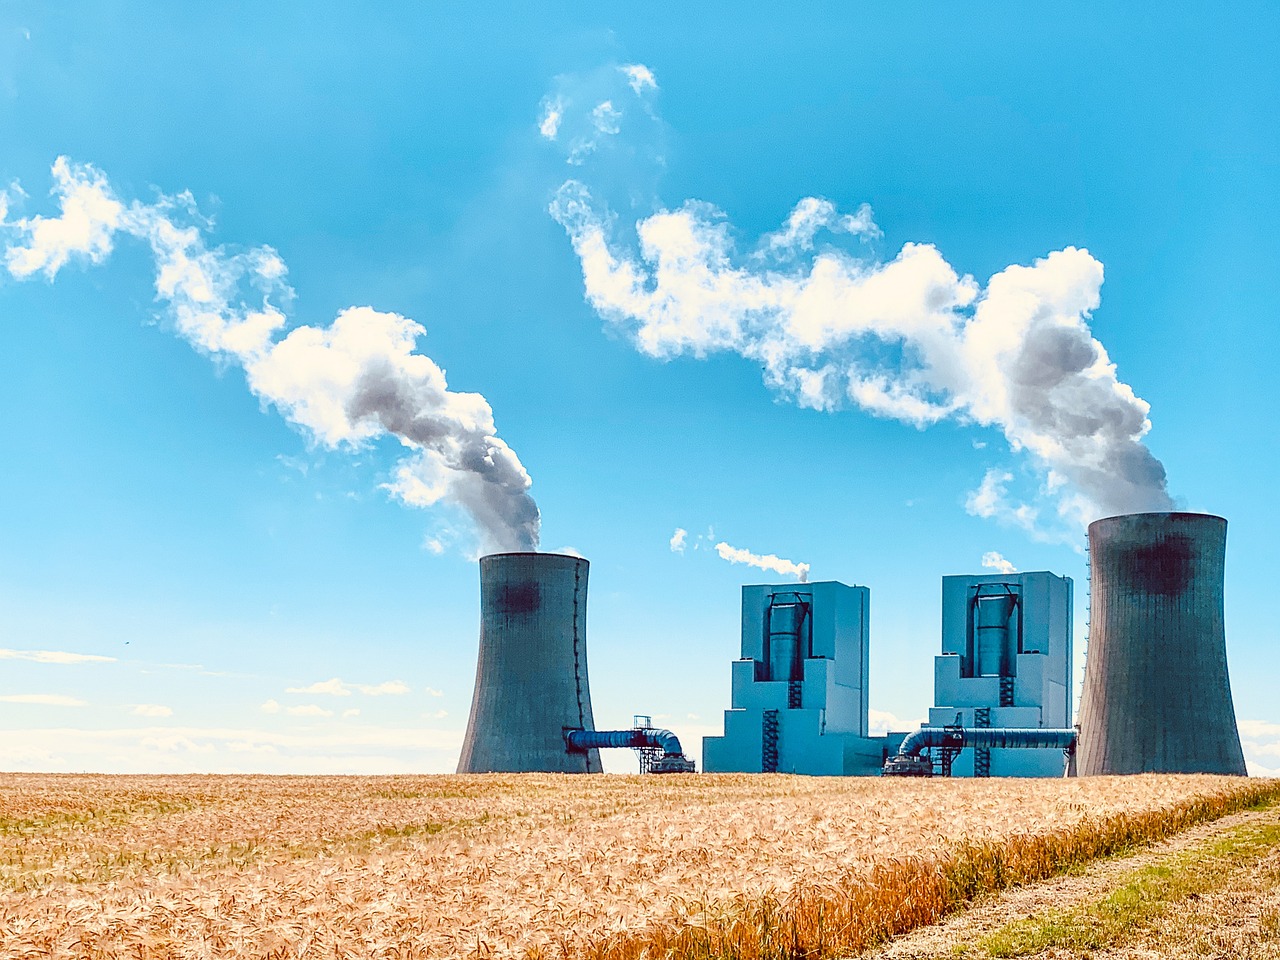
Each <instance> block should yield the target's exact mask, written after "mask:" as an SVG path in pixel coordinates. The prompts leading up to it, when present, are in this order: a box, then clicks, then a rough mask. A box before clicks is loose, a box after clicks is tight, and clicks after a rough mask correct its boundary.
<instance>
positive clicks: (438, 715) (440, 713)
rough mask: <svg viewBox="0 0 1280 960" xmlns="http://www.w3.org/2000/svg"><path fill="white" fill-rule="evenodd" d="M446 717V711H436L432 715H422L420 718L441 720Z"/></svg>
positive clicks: (447, 712)
mask: <svg viewBox="0 0 1280 960" xmlns="http://www.w3.org/2000/svg"><path fill="white" fill-rule="evenodd" d="M448 715H449V711H448V710H436V711H434V712H432V713H424V714H423V715H422V718H423V719H424V720H443V719H444V718H445V717H447V716H448Z"/></svg>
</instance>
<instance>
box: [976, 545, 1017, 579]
mask: <svg viewBox="0 0 1280 960" xmlns="http://www.w3.org/2000/svg"><path fill="white" fill-rule="evenodd" d="M982 566H983V567H984V568H985V569H987V570H994V571H995V572H996V573H1003V574H1010V573H1017V572H1018V568H1017V567H1015V566H1014V565H1013V564H1012V563H1010V562H1009V561H1008V560H1006V559H1005V558H1004V557H1003V556H1001V555H1000V553H999V552H997V551H995V550H988V551H987V552H986V553H984V554H983V555H982Z"/></svg>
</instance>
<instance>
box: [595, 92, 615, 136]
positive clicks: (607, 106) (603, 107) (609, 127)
mask: <svg viewBox="0 0 1280 960" xmlns="http://www.w3.org/2000/svg"><path fill="white" fill-rule="evenodd" d="M591 122H592V123H593V124H595V128H596V129H597V130H599V131H600V132H601V133H603V134H606V135H607V136H614V135H615V134H617V133H620V132H621V131H622V111H620V110H619V109H618V108H617V107H615V106H614V105H613V101H612V100H605V101H604V102H602V103H599V104H597V105H596V108H595V109H594V110H592V111H591Z"/></svg>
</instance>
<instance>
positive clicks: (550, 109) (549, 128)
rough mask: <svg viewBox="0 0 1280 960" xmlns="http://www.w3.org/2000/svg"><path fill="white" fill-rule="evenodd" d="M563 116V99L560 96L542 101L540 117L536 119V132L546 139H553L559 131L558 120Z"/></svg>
mask: <svg viewBox="0 0 1280 960" xmlns="http://www.w3.org/2000/svg"><path fill="white" fill-rule="evenodd" d="M563 117H564V100H562V99H561V98H560V97H555V98H548V99H545V100H543V101H542V119H541V120H540V121H538V133H540V134H542V136H543V137H545V138H546V139H548V140H554V139H555V138H556V135H557V134H559V132H560V121H561V120H562V119H563Z"/></svg>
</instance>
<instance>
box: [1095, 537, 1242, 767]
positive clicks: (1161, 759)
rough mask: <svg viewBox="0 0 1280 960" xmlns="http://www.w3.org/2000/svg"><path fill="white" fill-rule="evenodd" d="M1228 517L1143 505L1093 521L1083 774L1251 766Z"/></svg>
mask: <svg viewBox="0 0 1280 960" xmlns="http://www.w3.org/2000/svg"><path fill="white" fill-rule="evenodd" d="M1226 548H1227V521H1226V520H1224V519H1223V518H1222V517H1215V516H1210V515H1208V514H1200V513H1136V514H1128V515H1125V516H1119V517H1109V518H1107V519H1105V520H1096V521H1094V522H1093V523H1092V524H1090V525H1089V564H1090V578H1091V579H1090V616H1089V621H1090V622H1089V649H1088V655H1087V658H1086V661H1085V672H1084V691H1083V693H1082V695H1081V700H1080V751H1079V770H1080V775H1081V776H1090V775H1096V774H1124V773H1147V772H1154V773H1225V774H1237V775H1240V776H1243V775H1244V774H1245V765H1244V754H1243V753H1242V751H1241V749H1240V735H1239V733H1238V732H1237V730H1236V717H1235V710H1234V709H1233V707H1232V703H1231V682H1230V680H1229V678H1228V676H1227V646H1226V635H1225V632H1224V629H1223V599H1222V593H1223V564H1224V561H1225V558H1226Z"/></svg>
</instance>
